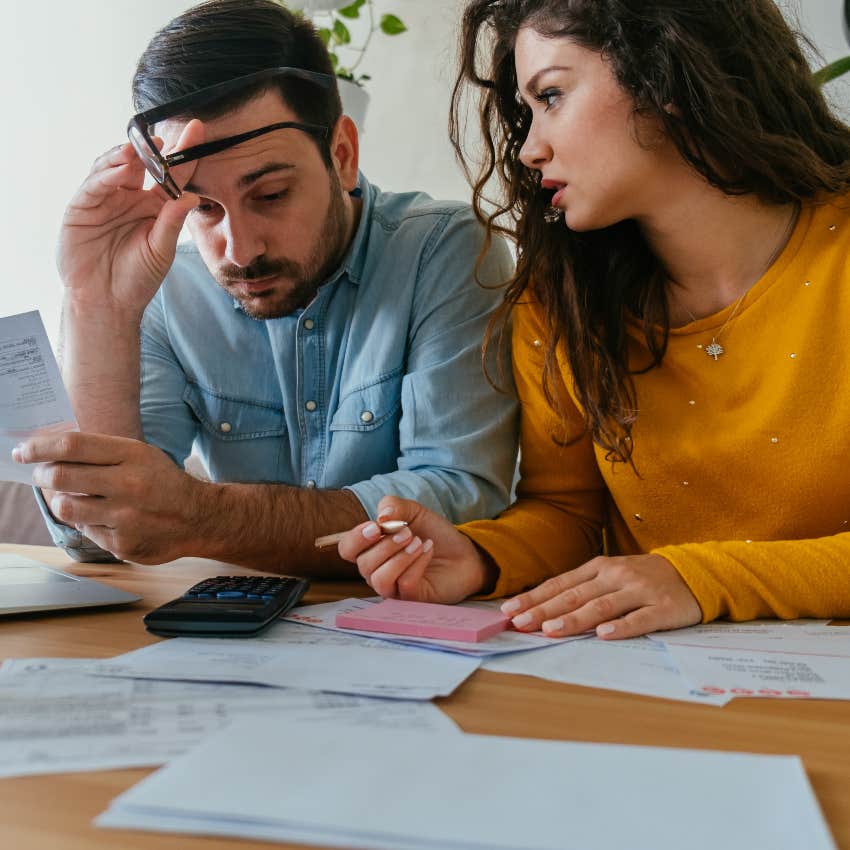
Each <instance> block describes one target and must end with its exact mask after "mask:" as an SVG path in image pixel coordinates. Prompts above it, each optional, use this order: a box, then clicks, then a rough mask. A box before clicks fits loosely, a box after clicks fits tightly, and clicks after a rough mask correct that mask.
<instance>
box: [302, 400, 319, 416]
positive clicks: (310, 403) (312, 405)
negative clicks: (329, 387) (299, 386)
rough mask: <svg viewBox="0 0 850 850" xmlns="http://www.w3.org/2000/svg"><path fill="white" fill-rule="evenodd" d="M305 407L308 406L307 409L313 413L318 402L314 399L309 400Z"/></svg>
mask: <svg viewBox="0 0 850 850" xmlns="http://www.w3.org/2000/svg"><path fill="white" fill-rule="evenodd" d="M304 407H306V408H307V410H309V411H310V413H312V412H313V411H314V410H315V409H316V402H315V401H312V400H311V401H308V402H307V404H305V405H304Z"/></svg>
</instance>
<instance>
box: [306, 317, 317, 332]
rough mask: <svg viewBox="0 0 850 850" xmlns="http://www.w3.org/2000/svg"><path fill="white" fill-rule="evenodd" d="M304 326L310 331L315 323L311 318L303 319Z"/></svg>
mask: <svg viewBox="0 0 850 850" xmlns="http://www.w3.org/2000/svg"><path fill="white" fill-rule="evenodd" d="M304 327H305V328H307V330H308V331H311V330H313V328H315V327H316V323H315V322H314V321H313V320H312V319H304Z"/></svg>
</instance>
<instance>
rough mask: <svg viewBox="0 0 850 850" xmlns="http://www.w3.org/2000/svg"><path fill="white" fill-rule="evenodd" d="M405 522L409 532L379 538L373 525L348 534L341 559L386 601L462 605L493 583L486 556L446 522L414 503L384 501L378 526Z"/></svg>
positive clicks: (390, 497) (340, 547) (405, 529)
mask: <svg viewBox="0 0 850 850" xmlns="http://www.w3.org/2000/svg"><path fill="white" fill-rule="evenodd" d="M388 519H393V520H405V521H406V522H407V524H408V525H407V528H404V529H402V530H401V531H400V532H398V533H397V534H395V535H392V536H390V535H386V536H382V534H381V530H380V529H379V528H378V526H377V524H376V523H374V522H365V523H361V524H360V525H358V526H356V527H355V528H353V529H351V531H349V532H348V534H346V536H345V537H344V538H343V539H342V540H341V541H340V542H339V554H340V556H341V557H342V558H344V559H345V560H346V561H352V562H355V563H356V564H357V568H358V569H359V570H360V575H362V576H363V578H364V579H365V580H366V583H367V584H368V585H370V587H372V588H373V589H374V590H375V591H376V592H377V593H379V594H380V595H381V596H383V597H385V598H396V599H412V600H415V601H417V602H445V603H453V602H460V601H461V600H463V599H466V597H467V596H471V595H472V594H474V593H479V592H481V591H482V590H484V589H485V588H486V587H487V586H488V585H489V584H491V583H492V582H494V581H495V575H493V574H492V572H493V571H492V570H491V568H490V567H489V566H488V564H487V562H486V561H485V559H484V556H483V555H482V554H481V552H479V550H478V549H477V548H476V547H475V545H474V544H473V543H472V541H471V540H470V539H469V538H468V537H466V536H465V535H463V534H461V533H460V532H459V531H458V530H457V529H456V528H455V527H454V526H453V525H452V524H451V523H450V522H449V521H448V520H447V519H445V518H444V517H441V516H438V515H437V514H435V513H433V512H432V511H429V510H428V509H427V508H423V507H422V505H420V504H419V503H418V502H412V501H409V500H408V499H399V498H396V497H394V496H386V497H384V498H383V499H381V501H380V503H379V505H378V521H379V522H383V521H384V520H388Z"/></svg>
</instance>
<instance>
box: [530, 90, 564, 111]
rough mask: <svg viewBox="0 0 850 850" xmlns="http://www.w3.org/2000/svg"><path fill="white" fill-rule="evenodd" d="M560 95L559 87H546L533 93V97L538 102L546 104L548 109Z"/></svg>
mask: <svg viewBox="0 0 850 850" xmlns="http://www.w3.org/2000/svg"><path fill="white" fill-rule="evenodd" d="M560 96H561V92H560V90H559V89H546V90H545V91H542V92H539V93H538V94H536V95H535V97H534V99H535V100H536V101H537V102H538V103H544V104H546V109H547V110H549V109H551V108H552V107H553V106H554V105H555V101H556V100H557V99H558V98H559V97H560Z"/></svg>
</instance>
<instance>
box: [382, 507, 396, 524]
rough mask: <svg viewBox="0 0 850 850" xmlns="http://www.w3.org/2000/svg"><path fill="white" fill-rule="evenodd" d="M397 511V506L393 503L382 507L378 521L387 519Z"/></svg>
mask: <svg viewBox="0 0 850 850" xmlns="http://www.w3.org/2000/svg"><path fill="white" fill-rule="evenodd" d="M394 513H395V508H394V507H393V506H392V505H387V506H386V507H385V508H381V510H380V512H379V513H378V522H380V521H381V520H382V519H386V518H387V517H388V516H392V515H393V514H394Z"/></svg>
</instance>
